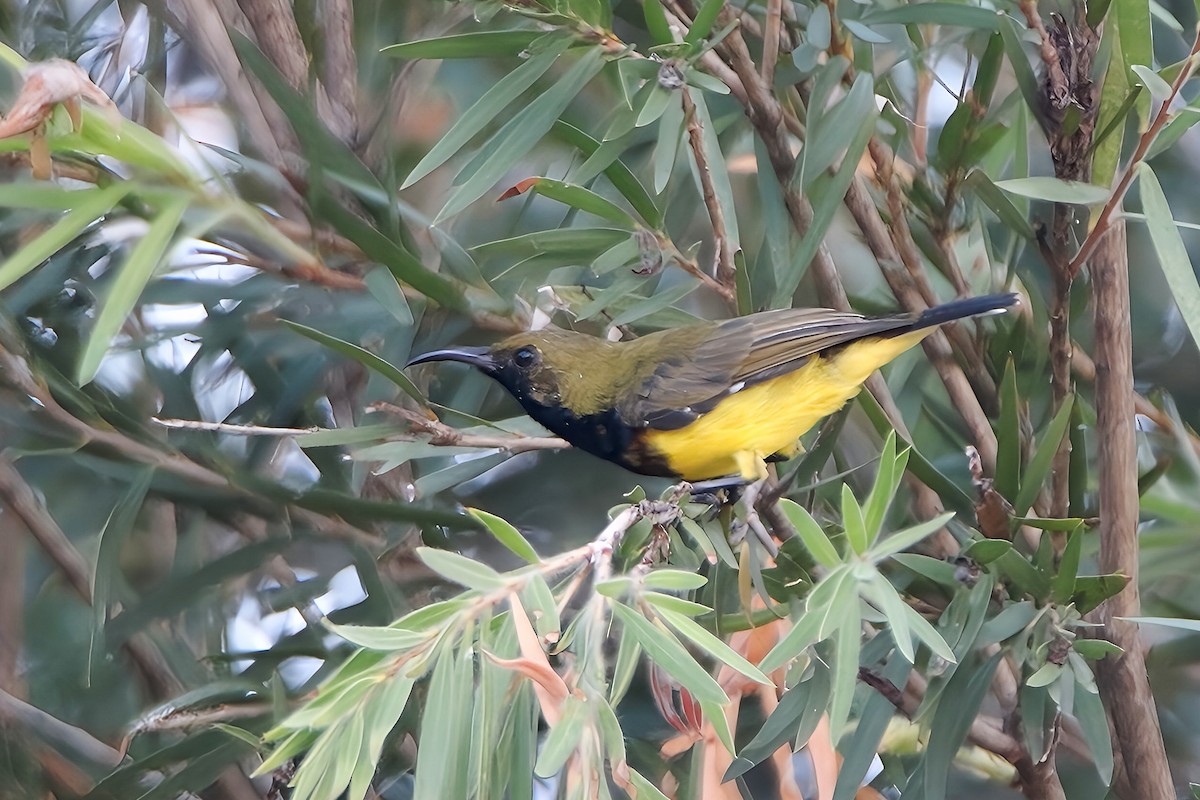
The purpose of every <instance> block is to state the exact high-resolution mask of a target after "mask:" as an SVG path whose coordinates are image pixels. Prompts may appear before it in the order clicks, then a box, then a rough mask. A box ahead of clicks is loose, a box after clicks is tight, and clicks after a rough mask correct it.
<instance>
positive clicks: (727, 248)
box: [679, 86, 737, 306]
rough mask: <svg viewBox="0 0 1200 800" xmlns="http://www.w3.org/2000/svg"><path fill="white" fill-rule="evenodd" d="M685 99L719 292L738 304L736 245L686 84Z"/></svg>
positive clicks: (689, 134)
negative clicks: (730, 234)
mask: <svg viewBox="0 0 1200 800" xmlns="http://www.w3.org/2000/svg"><path fill="white" fill-rule="evenodd" d="M679 92H680V96H681V98H682V99H683V116H684V120H685V122H686V125H687V132H688V144H689V146H690V147H691V150H692V157H693V159H695V162H696V172H697V173H698V174H699V176H700V189H701V194H702V196H703V198H704V207H705V208H707V209H708V218H709V220H710V221H711V222H712V226H713V238H714V239H715V245H716V251H717V276H716V277H717V284H718V285H719V286H720V287H721V288H720V290H719V291H720V293H721V296H722V297H723V298H725V301H726V302H728V303H729V304H730V305H731V306H736V304H737V288H736V286H737V267H736V265H735V264H734V263H733V245H732V243H731V241H730V239H729V228H728V226H727V224H726V221H725V211H724V210H723V209H722V208H721V201H720V199H719V198H718V197H717V190H716V186H715V184H714V183H713V176H712V167H711V166H710V165H709V160H708V152H707V149H706V148H705V146H704V129H703V128H702V127H701V124H700V118H699V116H698V115H697V114H696V103H695V102H694V101H693V100H692V94H691V91H690V90H689V89H688V88H687V87H686V86H683V87H681V88H680V89H679Z"/></svg>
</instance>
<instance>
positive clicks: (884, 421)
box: [858, 392, 975, 510]
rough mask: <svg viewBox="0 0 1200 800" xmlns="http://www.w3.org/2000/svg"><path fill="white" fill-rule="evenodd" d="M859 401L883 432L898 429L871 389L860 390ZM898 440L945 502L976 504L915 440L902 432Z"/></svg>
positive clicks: (918, 473) (916, 469)
mask: <svg viewBox="0 0 1200 800" xmlns="http://www.w3.org/2000/svg"><path fill="white" fill-rule="evenodd" d="M858 402H859V405H860V406H862V410H863V411H864V412H865V413H866V415H867V418H868V419H870V420H871V425H872V426H874V428H875V430H876V431H877V432H878V433H879V435H880V436H887V435H888V434H889V433H892V432H894V429H893V428H892V423H891V422H889V421H888V418H887V414H885V413H884V411H883V408H882V407H880V405H879V401H878V400H876V399H875V398H874V397H873V396H872V395H871V393H870V392H859V394H858ZM896 441H897V443H902V444H903V445H904V446H905V447H906V448H907V449H908V457H909V458H908V460H909V464H908V468H909V471H910V472H912V474H913V475H915V476H916V477H917V478H919V479H920V480H921V481H922V482H923V483H924V484H925V485H926V486H928V487H929V488H931V489H933V490H934V491H935V492H937V493H938V496H939V497H941V499H942V503H943V504H944V505H946V506H950V507H955V506H957V507H958V508H961V509H963V510H969V509H971V508H974V507H975V503H974V501H973V500H972V499H971V497H970V496H969V495H968V494H967V493H966V492H964V491H963V490H962V488H961V487H959V485H958V484H957V483H955V482H954V481H952V480H950V479H949V478H948V477H946V475H945V474H943V473H942V471H941V470H939V469H938V468H937V467H935V466H934V465H933V462H931V461H930V460H929V459H927V458H926V457H925V456H924V455H922V454H921V451H920V450H918V449H917V448H916V447H914V446H913V443H912V442H910V441H908V440H907V439H905V438H904V437H903V436H901V435H900V434H896Z"/></svg>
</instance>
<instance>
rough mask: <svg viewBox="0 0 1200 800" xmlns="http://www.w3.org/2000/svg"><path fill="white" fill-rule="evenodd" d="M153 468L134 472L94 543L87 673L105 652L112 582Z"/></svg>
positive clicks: (116, 577) (117, 575)
mask: <svg viewBox="0 0 1200 800" xmlns="http://www.w3.org/2000/svg"><path fill="white" fill-rule="evenodd" d="M153 477H154V470H153V469H152V468H149V467H146V468H143V469H141V470H139V471H138V472H137V476H136V478H135V480H134V481H133V483H131V484H130V486H129V491H127V492H126V493H125V495H124V496H123V497H122V498H121V499H120V500H119V501H118V502H117V504H116V506H114V507H113V510H112V513H110V514H109V515H108V519H107V520H106V521H105V523H104V527H103V528H101V530H100V535H99V537H98V539H99V541H98V543H97V546H96V569H95V571H94V572H93V573H92V637H91V653H90V654H89V655H90V657H89V658H88V674H89V676H90V674H91V667H92V665H93V664H96V663H97V662H96V658H97V657H98V656H99V655H100V654H101V653H102V652H103V651H104V622H105V620H106V619H107V616H108V607H109V601H110V598H111V597H112V595H113V582H114V581H119V579H120V569H121V567H120V557H121V549H122V548H123V547H124V545H125V542H126V541H128V539H129V534H131V533H132V532H133V529H134V525H135V523H136V522H137V514H138V511H140V510H141V508H142V503H143V502H145V499H146V492H147V491H148V490H149V488H150V480H151V479H152V478H153Z"/></svg>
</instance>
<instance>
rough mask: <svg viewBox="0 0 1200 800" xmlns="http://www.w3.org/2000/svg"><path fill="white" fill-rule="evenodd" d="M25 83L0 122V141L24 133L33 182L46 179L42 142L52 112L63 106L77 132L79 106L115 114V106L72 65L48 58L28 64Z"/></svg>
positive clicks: (47, 158) (47, 170)
mask: <svg viewBox="0 0 1200 800" xmlns="http://www.w3.org/2000/svg"><path fill="white" fill-rule="evenodd" d="M24 77H25V82H24V84H22V86H21V91H20V92H19V93H18V94H17V99H16V100H14V101H13V104H12V107H11V108H9V110H8V113H7V114H6V115H5V116H4V118H3V119H2V120H0V139H7V138H9V137H12V136H19V135H21V134H25V133H28V134H30V136H31V141H30V147H29V151H30V162H31V164H32V165H33V174H34V177H36V178H41V179H47V178H49V177H50V148H49V146H48V145H47V143H46V140H45V125H46V122H47V121H48V120H49V119H50V116H51V115H52V114H53V113H54V109H55V108H57V107H58V106H60V105H61V106H63V107H64V108H65V109H66V110H67V114H69V115H70V117H71V125H72V126H73V127H74V129H75V130H79V128H80V126H81V125H82V124H83V113H82V109H81V106H80V104H81V102H88V103H91V104H92V105H95V106H98V107H100V108H104V109H108V110H111V111H112V112H114V113H116V106H115V105H113V102H112V100H111V99H110V98H109V96H108V95H107V94H105V93H104V92H103V91H102V90H101V89H100V87H99V86H97V85H96V84H94V83H92V79H91V78H89V77H88V74H87V73H86V72H84V71H83V69H81V68H80V67H79V65H78V64H75V63H74V62H72V61H66V60H64V59H61V58H52V59H50V60H48V61H41V62H37V63H34V64H30V65H29V66H28V67H26V69H25V75H24Z"/></svg>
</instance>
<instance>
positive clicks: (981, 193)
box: [963, 168, 1033, 241]
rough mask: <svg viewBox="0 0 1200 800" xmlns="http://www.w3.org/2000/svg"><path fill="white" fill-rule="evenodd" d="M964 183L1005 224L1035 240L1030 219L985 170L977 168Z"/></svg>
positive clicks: (1023, 235) (1021, 234) (1025, 236)
mask: <svg viewBox="0 0 1200 800" xmlns="http://www.w3.org/2000/svg"><path fill="white" fill-rule="evenodd" d="M963 185H964V186H965V187H966V188H967V189H969V190H971V191H972V192H974V193H975V196H976V197H978V198H979V199H980V200H981V201H982V202H983V204H984V205H985V206H987V207H988V208H989V209H990V210H991V212H992V213H993V214H995V215H996V217H997V218H999V220H1000V221H1001V222H1002V223H1004V226H1005V227H1006V228H1008V229H1009V230H1011V231H1014V232H1015V233H1017V234H1019V235H1020V236H1022V237H1024V238H1026V239H1029V240H1030V241H1032V240H1033V227H1032V226H1030V224H1029V220H1028V219H1026V217H1025V214H1024V213H1022V212H1021V210H1020V209H1018V208H1017V207H1016V206H1015V205H1014V204H1013V201H1012V200H1010V199H1009V197H1008V195H1007V194H1005V193H1004V192H1003V191H1001V190H1000V187H998V186H996V184H995V183H993V182H992V179H991V178H989V177H988V176H987V173H985V172H984V171H983V170H981V169H979V168H975V169H973V170H971V172H970V173H969V174H968V175H967V177H966V179H965V180H964V181H963Z"/></svg>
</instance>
